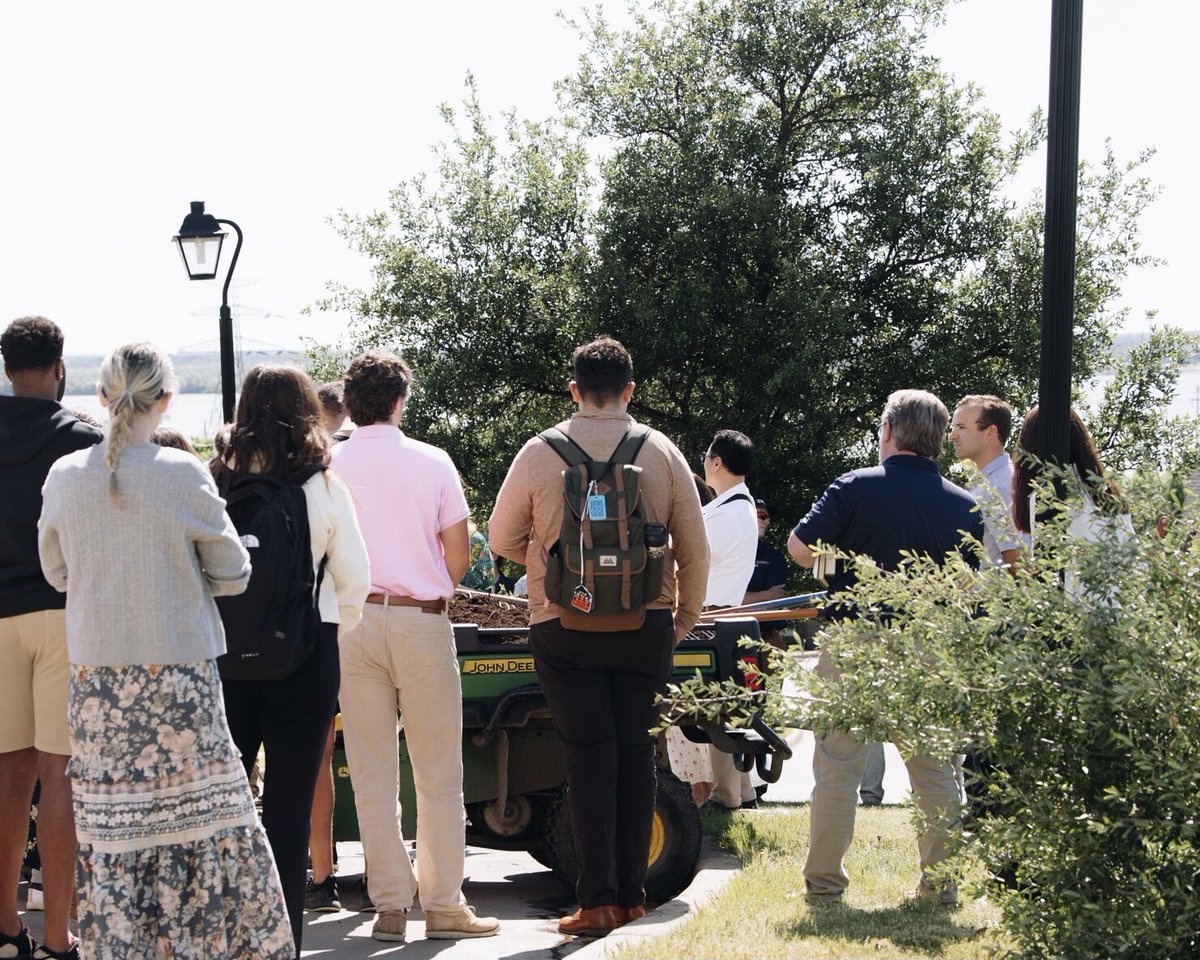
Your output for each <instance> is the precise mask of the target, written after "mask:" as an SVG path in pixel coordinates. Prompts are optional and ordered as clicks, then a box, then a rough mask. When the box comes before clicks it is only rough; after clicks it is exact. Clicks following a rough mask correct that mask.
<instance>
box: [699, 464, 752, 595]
mask: <svg viewBox="0 0 1200 960" xmlns="http://www.w3.org/2000/svg"><path fill="white" fill-rule="evenodd" d="M739 494H740V495H741V496H742V497H745V499H744V500H740V499H737V498H738V496H739ZM731 500H732V501H733V502H732V503H731V502H730V501H731ZM703 512H704V529H705V531H706V532H707V534H708V551H709V564H708V591H707V593H706V594H705V596H704V605H705V606H706V607H735V606H738V605H739V604H740V603H741V602H742V600H744V599H745V597H746V587H748V586H749V585H750V578H751V577H752V576H754V560H755V557H756V556H757V554H758V514H757V512H756V510H755V508H754V498H753V497H751V496H750V490H749V489H748V488H747V487H746V484H745V483H739V484H737V485H736V486H733V487H730V488H729V489H728V490H726V491H725V492H724V493H723V494H721V495H720V496H719V497H717V498H716V499H715V500H713V501H712V502H711V503H709V504H707V505H705V507H704V511H703Z"/></svg>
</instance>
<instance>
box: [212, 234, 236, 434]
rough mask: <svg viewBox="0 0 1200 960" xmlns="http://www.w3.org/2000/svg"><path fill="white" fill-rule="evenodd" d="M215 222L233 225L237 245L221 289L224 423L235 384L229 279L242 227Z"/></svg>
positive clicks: (228, 416)
mask: <svg viewBox="0 0 1200 960" xmlns="http://www.w3.org/2000/svg"><path fill="white" fill-rule="evenodd" d="M217 223H223V224H225V225H226V226H230V227H233V230H234V232H235V233H236V234H237V246H235V247H234V248H233V259H232V260H230V261H229V269H228V270H227V271H226V272H225V286H224V287H223V288H222V290H221V415H222V416H223V417H224V418H225V422H226V423H232V422H233V406H234V397H235V395H236V394H237V385H236V382H235V378H236V370H235V367H234V357H233V313H232V312H231V311H230V309H229V281H230V280H232V279H233V268H234V267H236V266H237V261H238V254H239V253H241V251H242V228H241V227H239V226H238V225H237V224H236V223H234V222H233V221H232V220H218V221H217Z"/></svg>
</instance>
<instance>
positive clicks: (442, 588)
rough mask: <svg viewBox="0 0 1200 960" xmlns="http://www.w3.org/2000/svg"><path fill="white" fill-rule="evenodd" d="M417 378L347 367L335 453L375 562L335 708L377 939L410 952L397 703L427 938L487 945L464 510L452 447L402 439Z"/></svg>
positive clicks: (366, 357)
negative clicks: (469, 767)
mask: <svg viewBox="0 0 1200 960" xmlns="http://www.w3.org/2000/svg"><path fill="white" fill-rule="evenodd" d="M411 382H412V374H411V372H410V371H409V369H408V365H407V364H406V363H405V362H404V361H403V360H401V359H400V358H399V357H397V356H395V355H394V354H390V353H386V352H382V351H371V352H368V353H364V354H363V355H362V356H360V357H358V358H357V359H356V360H355V361H354V362H353V363H352V364H350V369H349V370H348V371H346V380H345V402H346V406H347V408H348V409H349V411H350V416H351V418H352V419H353V420H354V422H355V423H356V424H358V429H356V430H355V431H354V432H353V433H352V434H351V435H350V437H349V438H348V439H347V440H346V441H344V442H343V443H339V444H338V445H337V446H336V447H334V449H333V457H332V466H333V469H334V471H336V473H337V474H338V475H339V476H340V477H341V478H342V479H343V480H344V481H345V482H346V483H347V484H348V485H349V487H350V491H351V493H353V495H354V501H355V505H356V507H357V509H358V522H359V525H360V526H361V527H362V532H363V538H364V539H365V540H366V543H367V553H368V555H369V556H370V559H371V593H370V595H369V596H368V597H367V605H366V607H365V609H364V610H363V619H362V624H361V625H360V626H359V627H358V628H357V629H355V630H354V631H353V632H352V633H350V634H347V635H346V636H344V637H343V638H342V640H341V665H342V688H341V695H340V703H341V709H342V724H343V728H344V731H345V738H346V756H347V759H348V760H349V762H350V776H351V778H352V779H353V781H354V799H355V806H356V807H357V810H358V827H359V832H360V834H361V836H362V842H363V852H364V853H365V855H366V859H367V862H368V863H369V864H370V879H369V881H368V882H369V884H370V894H371V899H373V900H374V901H375V904H376V907H377V908H378V911H379V915H378V917H377V918H376V920H375V925H374V927H373V928H372V930H371V936H372V937H374V938H375V939H376V940H383V941H392V942H403V940H404V937H405V932H406V927H407V920H408V909H409V907H411V906H412V903H413V898H414V896H415V895H416V892H417V876H416V874H415V873H414V871H413V868H412V866H411V864H410V863H409V859H408V851H407V850H406V849H405V846H404V837H403V836H402V835H401V831H400V817H399V812H400V811H399V807H398V805H397V803H396V793H397V790H398V788H399V778H400V765H399V757H398V753H397V741H396V734H397V724H396V707H397V705H399V707H400V710H401V712H402V713H403V715H404V736H405V739H406V740H407V742H408V754H409V758H410V760H411V761H412V766H413V779H414V781H415V782H416V788H417V824H418V830H419V833H420V835H421V844H420V850H419V853H418V860H417V872H419V874H420V880H421V908H422V910H424V912H425V935H426V936H427V937H430V938H434V939H458V938H461V937H489V936H492V935H494V934H495V933H496V932H497V931H498V930H499V929H500V923H499V921H497V920H495V919H494V918H492V917H477V916H475V912H474V911H473V910H472V909H471V908H470V907H469V906H467V902H466V900H465V898H464V897H463V894H462V882H463V870H464V867H465V860H464V844H465V828H466V819H465V814H464V811H463V789H462V782H463V765H462V690H461V687H460V686H459V676H458V659H457V657H456V656H455V650H454V633H453V630H452V629H451V627H450V620H449V617H448V616H447V615H446V601H447V598H449V597H450V596H452V595H453V593H454V585H455V584H456V583H458V581H459V580H460V579H462V575H463V574H464V573H465V572H466V569H467V556H468V534H467V519H468V509H467V501H466V498H465V497H464V496H463V490H462V483H461V482H460V481H459V479H458V471H457V470H456V469H455V467H454V464H453V462H451V460H450V457H449V456H448V455H447V454H446V452H445V451H444V450H439V449H438V448H437V447H433V446H430V445H429V444H427V443H421V442H420V441H418V440H413V439H411V438H410V437H406V436H405V435H404V434H403V433H402V432H401V431H400V429H399V425H400V419H401V417H402V416H403V415H404V401H405V399H406V398H407V396H408V388H409V384H410V383H411Z"/></svg>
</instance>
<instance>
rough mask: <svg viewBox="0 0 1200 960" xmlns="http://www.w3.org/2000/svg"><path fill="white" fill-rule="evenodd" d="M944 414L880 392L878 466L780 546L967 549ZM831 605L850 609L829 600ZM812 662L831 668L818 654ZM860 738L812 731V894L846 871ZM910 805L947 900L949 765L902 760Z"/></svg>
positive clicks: (844, 568) (841, 570) (975, 524)
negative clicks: (922, 820) (944, 471)
mask: <svg viewBox="0 0 1200 960" xmlns="http://www.w3.org/2000/svg"><path fill="white" fill-rule="evenodd" d="M949 419H950V415H949V413H948V412H947V410H946V407H945V405H944V404H943V403H942V402H941V401H940V400H939V399H938V398H937V397H935V396H934V395H933V394H931V393H927V392H926V391H924V390H898V391H896V392H895V393H893V394H892V395H891V396H889V397H888V399H887V405H886V406H885V407H884V410H883V417H882V418H881V421H880V426H879V461H880V465H879V466H878V467H869V468H866V469H863V470H853V471H851V472H850V473H847V474H843V475H842V476H840V477H838V478H837V480H835V481H834V482H833V483H832V484H830V485H829V487H828V489H826V491H825V492H824V493H823V494H822V495H821V498H820V499H819V500H818V501H817V502H816V503H815V504H813V507H812V509H811V510H809V512H808V516H806V517H805V518H804V519H803V520H801V521H800V523H799V524H797V526H796V529H795V530H793V531H792V535H791V537H790V538H789V539H788V552H789V553H790V554H791V555H792V557H793V558H794V559H795V560H796V562H797V563H799V564H800V565H801V566H805V567H811V566H812V565H813V563H814V561H815V560H816V559H817V558H816V557H815V556H814V553H813V548H815V547H817V546H818V545H821V546H826V547H833V548H836V549H837V551H838V552H839V553H843V554H865V555H866V556H868V557H870V558H871V559H872V560H874V561H875V563H876V564H878V565H879V566H880V567H882V568H883V569H885V570H895V569H897V568H898V567H899V566H900V563H901V559H902V558H901V553H902V551H911V552H913V553H918V554H926V555H928V556H930V557H932V558H933V559H934V560H937V561H939V562H942V561H944V560H945V559H946V558H947V557H948V556H949V555H950V554H952V553H955V552H958V551H962V552H963V553H964V555H965V556H967V557H968V560H969V561H970V562H971V563H973V564H974V563H976V562H977V561H976V559H975V557H974V554H973V553H972V552H971V551H970V550H969V549H968V548H967V547H966V545H965V542H964V536H969V537H974V538H975V539H977V540H982V539H983V520H982V518H981V517H980V514H979V512H978V510H976V507H975V499H974V498H973V497H972V496H971V495H970V494H969V493H967V492H966V491H965V490H963V489H961V488H960V487H956V486H955V485H954V484H952V483H950V481H948V480H946V479H944V478H943V477H942V476H941V474H940V473H938V468H937V462H936V458H937V457H939V456H940V455H941V453H942V443H943V440H944V438H945V435H946V424H947V422H948V421H949ZM828 582H829V593H830V594H831V595H835V594H837V593H838V592H840V591H842V590H845V589H846V588H848V587H849V586H851V585H852V584H853V582H854V571H853V569H852V567H851V566H849V565H845V564H839V565H838V568H837V569H836V570H833V571H832V572H831V573H830V574H829V576H828ZM832 609H833V611H834V613H833V615H835V616H851V615H853V610H852V609H848V608H847V607H845V606H840V607H839V606H834V607H833V608H832ZM817 669H818V671H820V672H822V673H824V674H825V675H827V676H831V675H833V674H834V673H835V668H834V665H833V663H832V661H831V660H830V659H829V658H828V657H827V655H826V654H822V657H821V663H820V665H819V666H818V668H817ZM866 758H867V745H866V744H864V743H861V742H860V741H858V740H856V739H855V738H854V737H853V736H851V735H850V734H849V733H845V732H841V731H838V732H834V733H832V734H830V735H829V736H827V737H819V738H818V739H817V744H816V750H815V752H814V755H813V777H814V779H815V781H816V783H815V786H814V787H813V796H812V814H811V819H810V831H811V838H810V845H809V853H808V861H807V863H805V865H804V880H805V888H806V896H807V899H808V901H809V902H810V903H831V902H837V901H840V900H841V899H842V894H843V893H844V892H845V890H846V887H847V886H849V883H850V878H849V877H848V876H847V875H846V869H845V866H844V864H843V862H842V858H843V857H844V856H845V853H846V851H847V850H848V849H849V847H850V841H851V840H852V839H853V836H854V815H855V812H856V807H857V803H856V800H857V790H858V785H859V782H860V781H861V779H862V775H863V767H864V765H865V764H866ZM905 765H906V766H907V767H908V774H909V779H910V780H911V781H912V786H913V792H914V793H915V795H916V799H917V805H918V806H919V807H920V808H921V811H922V812H923V813H924V814H925V815H926V817H927V818H928V821H927V825H926V827H925V829H924V831H923V833H922V834H921V837H920V840H919V849H920V858H921V882H920V885H919V886H918V888H917V894H918V896H920V897H923V898H929V899H934V900H937V901H938V902H940V903H945V904H953V903H955V902H956V901H957V896H958V892H957V889H956V888H955V887H954V886H953V885H949V886H940V887H938V886H935V885H934V884H932V883H930V882H929V880H928V879H927V876H926V873H927V871H928V870H929V869H930V868H931V867H933V866H934V865H935V864H937V863H939V862H940V861H942V860H944V859H945V857H946V841H947V830H948V828H949V827H951V826H953V825H954V824H955V823H956V822H957V820H958V811H959V806H960V803H961V797H960V795H959V789H958V783H957V781H956V779H955V775H954V768H953V767H952V766H951V765H950V764H948V763H941V762H939V761H937V760H935V759H934V758H932V757H928V756H923V755H921V754H916V755H914V756H912V757H910V758H908V759H907V760H906V761H905Z"/></svg>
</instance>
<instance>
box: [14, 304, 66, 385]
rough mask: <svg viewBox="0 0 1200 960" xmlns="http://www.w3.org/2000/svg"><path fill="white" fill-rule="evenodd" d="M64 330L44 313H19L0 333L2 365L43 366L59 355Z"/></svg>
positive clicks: (18, 366)
mask: <svg viewBox="0 0 1200 960" xmlns="http://www.w3.org/2000/svg"><path fill="white" fill-rule="evenodd" d="M62 351H63V333H62V330H60V329H59V327H58V324H57V323H55V322H54V321H53V320H47V319H46V318H45V317H21V318H20V319H19V320H14V321H13V322H12V323H10V324H9V325H8V329H6V330H5V331H4V333H2V334H0V354H3V356H4V366H5V367H7V368H8V369H9V370H10V371H12V372H13V373H15V372H16V371H18V370H45V369H46V368H47V367H49V366H52V365H53V364H54V363H55V362H56V361H58V360H61V359H62Z"/></svg>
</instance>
